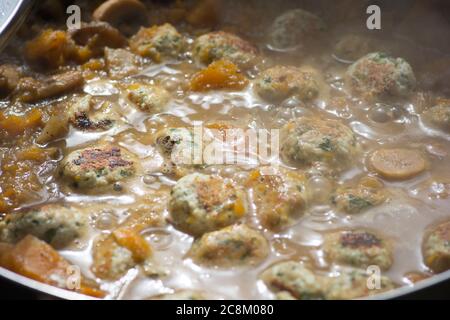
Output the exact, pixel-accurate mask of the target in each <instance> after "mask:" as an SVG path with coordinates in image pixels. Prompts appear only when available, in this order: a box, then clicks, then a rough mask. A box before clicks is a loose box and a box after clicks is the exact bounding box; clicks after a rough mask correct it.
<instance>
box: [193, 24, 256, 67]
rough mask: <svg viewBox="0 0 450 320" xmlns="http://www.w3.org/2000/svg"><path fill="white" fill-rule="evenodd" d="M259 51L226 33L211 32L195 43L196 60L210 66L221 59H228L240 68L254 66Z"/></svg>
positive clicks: (194, 53) (194, 54)
mask: <svg viewBox="0 0 450 320" xmlns="http://www.w3.org/2000/svg"><path fill="white" fill-rule="evenodd" d="M257 54H258V50H257V49H256V47H254V46H253V45H252V44H250V43H249V42H247V41H245V40H243V39H241V38H240V37H238V36H236V35H234V34H231V33H228V32H224V31H217V32H210V33H207V34H204V35H202V36H200V37H198V38H197V39H196V40H195V42H194V49H193V56H194V59H195V60H196V61H197V62H199V63H203V64H210V63H211V62H213V61H216V60H219V59H223V58H225V59H227V60H230V61H231V62H233V63H235V64H237V65H238V66H239V67H241V68H242V67H250V66H251V65H252V64H254V62H255V59H256V57H257Z"/></svg>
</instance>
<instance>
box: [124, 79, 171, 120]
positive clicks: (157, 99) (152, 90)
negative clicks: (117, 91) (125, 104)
mask: <svg viewBox="0 0 450 320" xmlns="http://www.w3.org/2000/svg"><path fill="white" fill-rule="evenodd" d="M125 90H126V96H127V98H128V100H130V101H131V102H132V103H133V104H135V105H136V106H137V107H138V109H139V110H141V111H144V112H151V113H160V112H162V111H163V110H164V108H165V106H166V105H167V104H168V103H169V101H170V98H171V97H170V93H169V92H168V91H167V90H166V89H164V88H162V87H161V86H158V85H150V84H144V83H132V84H129V85H127V86H126V87H125Z"/></svg>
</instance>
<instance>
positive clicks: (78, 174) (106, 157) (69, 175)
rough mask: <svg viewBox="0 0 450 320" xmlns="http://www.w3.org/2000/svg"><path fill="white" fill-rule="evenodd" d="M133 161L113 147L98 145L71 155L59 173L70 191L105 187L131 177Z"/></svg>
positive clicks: (135, 163) (127, 153)
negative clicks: (72, 189)
mask: <svg viewBox="0 0 450 320" xmlns="http://www.w3.org/2000/svg"><path fill="white" fill-rule="evenodd" d="M136 166H137V161H136V159H135V157H134V156H133V155H132V154H131V153H130V152H128V151H126V150H125V149H123V148H120V147H117V146H114V145H109V144H105V145H99V146H95V147H88V148H84V149H81V150H76V151H73V152H71V153H70V154H69V155H67V157H65V158H64V159H63V161H62V163H61V168H60V173H61V175H62V176H63V178H64V179H65V180H67V181H68V182H69V184H70V185H71V186H72V187H75V188H81V189H93V188H98V187H106V186H108V185H112V184H114V183H115V182H118V181H121V180H123V179H126V178H129V177H131V176H133V175H134V174H135V172H136Z"/></svg>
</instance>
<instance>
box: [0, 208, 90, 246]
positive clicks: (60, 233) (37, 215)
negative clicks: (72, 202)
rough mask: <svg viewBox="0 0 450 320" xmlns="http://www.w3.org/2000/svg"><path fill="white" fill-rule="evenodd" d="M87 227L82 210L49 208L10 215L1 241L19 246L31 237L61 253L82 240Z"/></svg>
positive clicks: (0, 226) (3, 225) (1, 227)
mask: <svg viewBox="0 0 450 320" xmlns="http://www.w3.org/2000/svg"><path fill="white" fill-rule="evenodd" d="M88 224H89V223H88V217H87V215H86V214H85V213H83V212H82V211H81V210H78V209H77V208H74V207H72V208H71V207H66V206H63V205H58V204H48V205H44V206H40V207H36V208H32V209H28V210H26V211H24V212H20V213H14V214H10V215H8V216H7V217H6V218H5V220H3V221H2V222H1V223H0V241H5V242H8V243H16V242H18V241H20V240H21V239H23V238H24V237H25V236H27V235H29V234H31V235H33V236H35V237H37V238H39V239H41V240H44V241H45V242H47V243H49V244H50V245H51V246H52V247H54V248H57V249H59V248H63V247H65V246H67V245H69V244H70V243H71V242H72V241H73V240H75V239H77V238H80V237H82V236H83V235H84V234H85V233H86V231H87V228H88Z"/></svg>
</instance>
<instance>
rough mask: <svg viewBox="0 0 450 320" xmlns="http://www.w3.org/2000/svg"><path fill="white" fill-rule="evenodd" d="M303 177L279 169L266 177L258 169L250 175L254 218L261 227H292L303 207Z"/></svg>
mask: <svg viewBox="0 0 450 320" xmlns="http://www.w3.org/2000/svg"><path fill="white" fill-rule="evenodd" d="M305 184H306V177H305V175H304V174H303V173H301V172H297V171H290V170H284V169H281V168H280V169H279V170H277V171H276V172H270V173H269V174H267V173H266V172H264V170H262V169H257V170H254V171H252V172H251V173H250V176H249V180H248V182H247V186H248V187H249V188H251V190H252V195H253V202H254V204H255V207H256V214H257V216H258V218H259V220H260V222H261V224H262V225H263V227H265V228H268V229H270V230H280V229H283V228H285V227H287V226H289V225H292V224H293V223H294V222H295V221H296V219H298V218H299V217H301V216H302V215H303V212H304V209H305V207H306V196H305V189H306V187H305Z"/></svg>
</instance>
